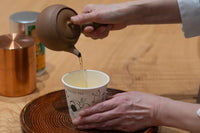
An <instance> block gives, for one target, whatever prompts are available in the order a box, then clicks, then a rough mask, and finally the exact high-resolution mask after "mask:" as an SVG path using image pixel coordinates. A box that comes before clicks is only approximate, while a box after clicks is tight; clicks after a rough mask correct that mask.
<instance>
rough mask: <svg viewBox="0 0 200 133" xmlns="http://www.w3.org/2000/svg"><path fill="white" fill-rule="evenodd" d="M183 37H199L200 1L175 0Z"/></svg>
mask: <svg viewBox="0 0 200 133" xmlns="http://www.w3.org/2000/svg"><path fill="white" fill-rule="evenodd" d="M177 1H178V5H179V10H180V14H181V20H182V30H183V32H184V35H185V37H194V36H200V0H177Z"/></svg>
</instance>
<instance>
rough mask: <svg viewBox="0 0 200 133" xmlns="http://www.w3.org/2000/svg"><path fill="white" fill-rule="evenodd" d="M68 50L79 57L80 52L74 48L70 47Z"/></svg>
mask: <svg viewBox="0 0 200 133" xmlns="http://www.w3.org/2000/svg"><path fill="white" fill-rule="evenodd" d="M68 52H70V53H72V54H75V55H76V56H77V57H81V53H80V52H79V51H78V50H77V49H76V48H75V47H73V48H71V49H70V50H69V51H68Z"/></svg>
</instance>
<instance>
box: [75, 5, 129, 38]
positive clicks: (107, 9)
mask: <svg viewBox="0 0 200 133" xmlns="http://www.w3.org/2000/svg"><path fill="white" fill-rule="evenodd" d="M127 15H128V12H127V4H126V3H123V4H122V3H121V4H111V5H92V4H90V5H87V6H86V7H85V8H84V9H83V11H82V13H81V14H79V15H77V16H73V17H71V21H72V22H73V23H75V24H79V25H82V24H85V23H88V22H96V23H100V24H107V26H101V27H99V28H97V29H96V30H94V28H93V27H92V26H87V27H85V28H84V30H83V33H84V34H85V35H86V36H87V37H91V38H93V39H98V38H100V39H102V38H104V37H107V36H108V34H109V31H110V30H119V29H122V28H125V27H126V26H127V24H126V21H127V20H128V16H127Z"/></svg>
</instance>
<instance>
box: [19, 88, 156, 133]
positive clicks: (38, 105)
mask: <svg viewBox="0 0 200 133" xmlns="http://www.w3.org/2000/svg"><path fill="white" fill-rule="evenodd" d="M121 92H123V91H121V90H116V89H108V95H109V96H112V95H114V94H116V93H121ZM20 121H21V126H22V129H23V130H24V132H26V133H33V132H34V133H37V132H39V133H102V132H104V133H123V132H121V131H100V130H78V129H77V128H76V127H75V126H74V125H73V124H72V122H71V118H70V116H69V113H68V107H67V101H66V97H65V91H64V90H60V91H56V92H52V93H49V94H46V95H44V96H41V97H39V98H37V99H35V100H33V101H31V102H30V103H28V104H27V105H26V106H25V107H24V108H23V110H22V112H21V114H20ZM155 132H157V127H151V128H148V129H144V130H142V131H138V132H134V133H155Z"/></svg>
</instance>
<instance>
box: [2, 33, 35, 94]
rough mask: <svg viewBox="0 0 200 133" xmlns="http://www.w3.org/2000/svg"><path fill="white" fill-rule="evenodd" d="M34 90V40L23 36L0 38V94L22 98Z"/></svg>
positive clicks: (9, 35) (3, 36)
mask: <svg viewBox="0 0 200 133" xmlns="http://www.w3.org/2000/svg"><path fill="white" fill-rule="evenodd" d="M35 89H36V55H35V45H34V39H33V38H32V37H30V36H27V35H24V34H7V35H1V36H0V94H1V95H3V96H24V95H27V94H30V93H31V92H33V91H34V90H35Z"/></svg>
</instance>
